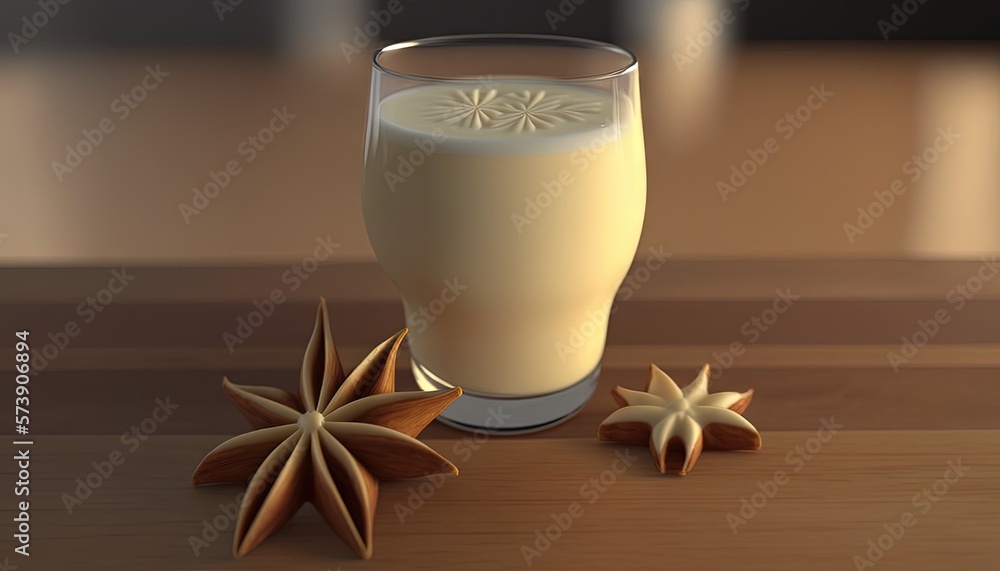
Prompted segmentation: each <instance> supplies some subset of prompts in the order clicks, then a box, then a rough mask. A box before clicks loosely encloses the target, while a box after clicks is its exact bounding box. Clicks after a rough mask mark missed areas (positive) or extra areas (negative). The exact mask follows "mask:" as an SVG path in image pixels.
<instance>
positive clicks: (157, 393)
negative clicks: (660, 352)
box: [0, 362, 1000, 438]
mask: <svg viewBox="0 0 1000 571" xmlns="http://www.w3.org/2000/svg"><path fill="white" fill-rule="evenodd" d="M660 364H661V365H662V366H664V367H665V369H666V370H667V371H668V372H669V373H670V374H671V375H673V376H674V378H675V379H676V380H677V381H678V382H679V383H681V384H684V383H686V382H688V381H690V380H691V379H692V378H694V375H695V373H696V372H697V368H698V365H699V364H700V363H696V362H692V363H672V362H660ZM222 374H223V373H221V372H216V371H147V372H137V371H104V372H98V371H93V372H80V373H72V372H66V373H60V372H54V373H47V374H45V375H44V377H40V378H39V379H40V380H39V381H33V384H32V386H31V390H32V399H33V400H32V402H33V403H35V405H36V406H35V408H34V410H33V418H32V426H33V431H34V433H36V434H109V435H116V434H121V433H123V432H125V431H126V430H128V429H129V427H130V426H133V425H135V424H137V423H139V422H141V421H142V420H143V419H144V418H146V417H147V416H149V414H150V411H151V410H152V409H153V408H155V406H156V404H155V403H156V400H157V399H163V398H168V397H169V398H170V401H171V403H174V404H177V405H179V406H180V408H179V409H178V410H177V411H176V413H174V415H172V416H171V418H170V419H169V421H167V422H165V423H163V424H162V425H160V426H159V427H158V429H157V431H158V434H204V433H206V432H212V433H220V434H221V433H228V434H235V433H238V432H241V431H244V430H245V429H246V428H247V424H246V421H245V420H244V419H243V418H242V417H241V416H240V415H239V413H238V412H237V409H236V407H235V406H234V405H233V404H232V403H231V402H230V401H229V399H227V398H226V397H225V395H224V394H223V391H222V388H221V386H220V385H221V382H222ZM228 374H229V378H230V379H231V380H233V381H234V382H237V383H240V384H250V385H254V384H256V385H266V386H279V387H282V388H285V389H289V390H296V383H297V380H298V371H297V370H296V369H285V370H273V371H268V370H256V371H239V372H229V373H228ZM646 375H647V372H646V370H645V368H644V367H643V368H638V367H631V368H622V369H614V368H612V369H608V370H606V371H604V372H603V373H602V375H601V378H600V381H599V383H600V385H599V387H598V389H597V392H596V393H595V396H594V398H593V399H591V400H590V402H588V403H587V405H586V406H585V407H584V409H583V410H582V411H581V412H580V413H579V414H578V415H577V416H576V417H574V418H572V419H571V420H570V421H568V422H566V423H564V424H562V425H560V426H556V427H554V428H552V429H550V430H547V431H544V432H542V433H539V434H537V435H534V436H529V438H572V437H591V436H593V435H594V434H595V433H596V430H597V425H598V424H600V422H601V421H602V420H603V419H604V418H605V417H606V416H607V415H608V414H610V413H611V412H612V411H614V410H615V406H614V402H613V401H612V399H611V394H610V393H611V388H612V387H614V386H615V385H622V386H625V387H630V388H636V389H638V388H640V387H642V386H644V385H645V383H646V380H647V377H646ZM397 378H398V381H397V383H398V387H399V390H416V386H415V385H414V384H413V380H412V376H411V375H410V373H409V371H407V370H401V371H399V372H398V377H397ZM41 379H44V381H42V380H41ZM749 388H752V389H754V390H755V395H754V400H753V403H752V404H751V406H750V408H749V410H747V412H746V416H747V418H749V419H750V420H751V422H753V423H754V424H755V425H756V426H757V427H758V428H760V429H762V430H805V429H809V428H812V427H814V426H816V425H817V423H818V422H819V420H820V419H821V418H828V417H831V416H833V417H835V418H836V419H837V421H838V422H843V423H845V424H846V425H847V426H848V427H850V429H851V430H861V429H865V430H868V429H912V430H915V429H938V430H949V429H972V428H992V429H1000V416H998V415H997V414H996V411H995V406H994V403H995V401H996V398H995V395H997V393H998V392H1000V370H998V369H996V368H974V367H969V368H955V367H945V368H903V369H901V370H900V372H899V373H893V372H892V369H889V368H865V367H859V368H839V367H826V368H822V367H820V368H815V367H814V368H799V367H788V368H747V367H738V368H733V369H730V370H728V371H726V372H725V373H724V374H722V375H721V376H720V377H719V378H718V379H716V380H713V381H712V383H711V390H712V391H724V390H735V391H742V390H746V389H749ZM95 395H99V397H98V398H95ZM11 430H12V428H11V427H10V426H9V425H5V426H2V427H0V431H2V432H4V433H7V434H9V433H10V431H11ZM425 434H427V435H429V436H453V435H458V434H460V433H459V432H458V431H456V430H454V429H452V428H449V427H447V426H444V425H442V424H439V423H433V424H432V425H431V426H430V427H428V428H427V430H426V431H425Z"/></svg>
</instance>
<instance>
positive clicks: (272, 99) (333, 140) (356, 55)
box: [0, 0, 1000, 266]
mask: <svg viewBox="0 0 1000 571" xmlns="http://www.w3.org/2000/svg"><path fill="white" fill-rule="evenodd" d="M998 14H1000V9H998V7H997V5H996V4H995V3H987V2H979V3H976V2H971V1H970V2H943V1H936V0H924V1H920V0H906V1H902V0H879V1H874V2H873V1H854V2H836V3H832V2H790V1H789V2H784V1H779V0H618V1H615V2H611V1H606V0H542V1H538V0H533V1H528V0H524V1H513V0H512V1H505V2H490V1H458V0H454V1H446V0H372V1H361V0H356V1H350V2H349V1H347V0H328V1H321V0H289V1H285V2H278V1H252V0H245V1H242V2H240V1H237V0H215V1H214V2H207V1H171V2H166V1H156V2H142V3H137V2H129V1H125V0H104V1H91V2H78V1H67V2H63V1H60V0H41V1H39V0H10V1H7V2H4V3H3V4H2V6H0V30H2V31H3V32H4V34H5V39H6V41H5V45H4V46H3V48H2V49H0V124H2V125H3V131H2V135H0V173H2V175H3V177H2V184H0V263H2V264H4V265H7V266H56V265H58V266H67V265H68V266H101V265H109V264H110V265H113V264H118V263H131V264H143V265H167V266H189V265H190V266H203V265H208V266H218V265H253V264H275V263H284V262H290V261H294V260H300V259H302V257H303V256H304V255H305V254H308V252H309V251H311V244H313V242H314V241H315V239H316V237H317V236H330V237H331V239H332V240H333V241H335V242H336V243H338V244H339V247H338V248H337V249H336V251H335V253H334V259H335V260H344V261H373V260H374V257H373V254H372V252H371V249H370V247H369V245H368V242H367V238H366V236H365V232H364V228H363V224H362V219H361V215H360V197H359V189H360V179H361V161H362V143H363V136H364V122H365V112H366V104H367V95H368V81H369V75H370V58H371V55H372V53H373V52H374V50H375V49H377V48H378V47H380V46H383V45H386V44H387V43H390V42H392V41H398V40H403V39H407V38H415V37H422V36H431V35H440V34H451V33H478V32H523V33H546V34H565V35H572V36H582V37H589V38H595V39H601V40H607V41H612V42H616V43H619V44H621V45H623V46H625V47H627V48H629V49H632V50H634V51H635V52H636V53H637V54H638V56H639V59H640V62H641V63H640V70H641V80H642V89H643V102H644V113H645V122H646V134H647V151H648V154H649V157H650V160H649V165H650V172H649V202H648V215H647V220H646V225H645V229H644V235H643V246H644V247H649V246H658V245H665V247H666V248H667V250H668V251H670V252H672V253H673V255H674V256H675V258H677V259H694V260H703V259H734V258H735V259H778V260H800V259H876V260H878V259H914V258H915V259H936V260H942V259H943V260H951V259H978V258H979V257H980V256H981V255H983V254H985V253H990V252H996V251H997V250H1000V224H998V223H997V222H998V220H1000V166H998V160H997V158H998V157H1000V55H998V53H1000V50H997V47H998V43H997V40H998V38H1000V28H998V27H997V25H996V22H997V18H998ZM816 93H824V94H825V95H823V96H822V97H819V96H817V95H814V94H816ZM276 109H277V110H279V111H280V110H287V113H288V114H291V115H293V116H294V119H288V120H287V122H288V125H287V128H285V129H283V130H282V131H281V132H277V133H274V135H273V137H272V136H270V135H269V134H265V135H267V138H268V141H267V142H266V143H264V142H258V143H254V142H252V141H250V140H249V138H250V137H253V136H255V135H259V134H260V130H261V129H264V128H266V127H267V126H268V124H269V121H270V119H271V117H272V116H273V114H274V110H276ZM772 138H773V139H774V143H776V145H772V150H771V151H769V152H767V153H765V154H764V155H762V154H760V153H759V152H757V153H756V156H757V157H764V156H766V161H761V160H760V159H759V158H758V159H757V160H754V159H753V157H754V156H755V151H759V150H760V149H763V148H764V147H765V145H766V144H767V143H768V139H772ZM248 144H249V145H251V146H253V147H254V149H253V150H252V151H251V150H250V149H249V147H248V146H247V145H248ZM775 146H776V150H774V149H775ZM231 161H238V163H239V165H241V169H240V172H239V173H238V174H236V175H233V176H232V177H231V180H229V181H228V183H227V184H223V185H220V186H224V188H222V189H221V190H220V192H219V193H218V195H217V196H214V197H213V198H210V200H208V201H207V203H206V202H205V201H204V199H203V198H202V199H198V198H197V197H198V195H199V194H201V193H204V191H205V190H206V187H208V188H207V190H208V191H209V192H210V193H212V192H213V191H214V188H213V187H211V186H210V183H212V182H213V180H214V179H213V173H216V174H215V178H216V179H219V180H224V179H225V177H223V176H222V175H220V174H219V173H225V170H226V165H227V164H228V163H230V162H231ZM747 161H750V162H747ZM897 181H899V182H898V184H897ZM894 185H895V191H894V190H893V188H894ZM879 197H881V200H880V198H879ZM185 205H188V206H187V207H185ZM202 207H204V208H202Z"/></svg>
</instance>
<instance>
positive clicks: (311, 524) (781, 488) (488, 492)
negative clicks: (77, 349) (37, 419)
mask: <svg viewBox="0 0 1000 571" xmlns="http://www.w3.org/2000/svg"><path fill="white" fill-rule="evenodd" d="M815 428H816V429H818V428H819V424H818V423H817V425H816V427H815ZM815 435H816V432H815V430H810V431H803V432H783V433H771V432H765V433H764V434H763V438H764V449H763V450H762V451H760V452H756V453H723V452H706V453H705V454H703V455H702V458H701V460H700V461H699V463H698V466H697V467H696V469H695V470H694V471H693V472H692V474H691V475H689V476H686V477H684V478H679V477H671V476H659V475H657V474H656V473H655V471H654V468H653V465H652V461H651V459H650V458H649V456H648V451H647V450H646V449H644V448H642V447H632V448H627V447H622V446H617V445H614V444H606V443H603V444H602V443H599V442H597V440H596V439H589V438H583V439H576V438H571V439H518V438H493V439H486V440H484V441H482V442H480V443H479V444H478V445H476V444H474V442H473V441H472V440H470V439H468V438H466V439H464V440H462V439H456V438H448V439H432V440H428V441H427V443H428V444H429V445H431V446H432V447H433V448H435V449H436V450H438V451H439V452H441V453H442V454H443V455H445V456H446V457H448V458H449V459H451V460H452V461H453V462H455V464H456V465H458V467H459V469H460V470H461V474H460V475H459V476H458V477H456V478H449V479H446V480H443V481H439V482H438V483H437V486H435V484H433V483H431V482H429V481H420V480H417V481H414V482H411V483H407V482H399V483H391V484H386V485H384V486H383V487H382V494H381V498H380V502H379V506H378V510H377V514H376V522H375V530H376V535H375V556H374V558H373V559H372V560H371V561H369V562H361V561H358V560H356V559H355V558H354V557H353V555H352V554H351V553H350V552H349V550H348V549H347V547H345V546H344V545H343V544H341V543H340V542H339V541H338V540H337V539H336V537H335V536H334V535H333V534H332V532H331V531H330V530H329V529H328V528H327V527H326V525H325V524H324V523H323V521H322V520H321V519H320V518H319V516H318V515H317V513H316V512H315V510H314V509H313V508H311V507H306V508H303V510H302V511H301V512H300V513H299V514H298V515H297V516H296V517H295V518H294V519H293V520H292V521H291V522H290V523H289V524H288V525H287V526H286V527H285V529H283V530H282V531H280V532H279V533H277V534H276V535H275V536H273V537H272V538H270V539H269V540H268V541H267V542H265V543H264V544H263V545H262V546H261V547H260V548H258V549H257V550H256V551H254V552H253V553H252V554H250V555H249V556H247V557H246V558H244V559H242V560H240V561H234V560H232V559H231V556H230V542H231V540H232V526H231V524H230V523H229V522H230V520H229V519H227V517H226V516H225V515H224V513H223V508H220V506H225V505H226V504H231V503H232V502H234V501H235V499H236V497H237V494H238V493H239V492H240V491H241V490H242V488H241V487H239V486H219V487H210V488H202V489H194V488H192V487H191V486H190V475H191V471H192V469H193V467H194V466H195V465H196V464H197V462H198V461H199V460H200V458H201V457H202V455H203V454H204V453H205V452H207V451H208V450H209V449H211V448H212V447H213V446H214V445H216V444H218V443H219V442H221V441H222V439H223V437H221V436H188V437H180V436H171V437H164V436H153V437H151V438H149V440H147V441H146V442H144V443H142V444H141V445H140V446H139V447H138V448H137V449H136V450H134V451H129V450H128V448H126V447H125V446H123V445H122V443H121V442H119V440H118V438H116V437H78V436H40V437H36V439H35V447H34V449H33V452H32V458H33V463H32V474H33V475H32V485H33V488H32V495H31V499H32V509H33V511H32V513H31V518H32V519H31V522H32V534H33V535H32V543H31V550H32V551H31V553H32V556H31V560H30V566H29V562H28V561H27V560H19V559H14V558H12V559H11V562H12V563H15V564H18V565H21V566H22V568H23V569H61V568H72V569H82V570H90V569H94V570H96V569H144V570H149V571H158V570H171V571H176V570H180V569H183V570H186V571H199V570H210V569H242V570H246V571H263V570H271V569H288V568H289V566H290V565H293V566H294V568H295V569H320V570H322V569H331V570H332V569H342V570H345V571H346V570H348V569H379V570H391V569H428V570H430V569H434V570H437V569H461V570H466V569H474V568H488V569H508V570H510V569H520V568H527V566H526V564H525V558H524V556H523V555H522V551H521V550H522V545H529V546H531V545H532V544H533V543H534V541H535V539H536V530H540V531H542V532H544V530H545V528H546V526H548V525H550V524H552V523H553V519H552V517H553V514H555V515H556V517H560V514H563V513H564V512H567V511H568V510H569V507H570V505H571V504H574V503H579V504H580V508H581V509H582V514H581V515H580V516H579V517H576V518H572V517H571V518H570V519H571V521H572V523H571V525H570V526H569V527H568V529H567V530H566V531H564V532H562V533H561V535H560V537H559V538H558V539H557V540H556V541H554V542H552V543H551V544H550V546H549V547H548V549H546V550H544V551H540V556H537V557H535V558H533V559H532V561H531V563H532V564H531V566H530V568H531V569H560V570H561V569H607V568H622V569H662V568H664V566H667V567H669V568H677V569H699V570H704V571H712V570H716V569H718V570H726V571H728V570H731V569H736V568H739V569H742V570H747V571H754V570H760V571H782V570H790V571H791V570H794V571H800V570H802V569H810V570H814V571H824V570H828V569H829V570H842V569H852V568H854V563H853V562H852V558H853V557H854V556H855V555H860V556H864V554H865V551H866V549H867V548H868V547H867V545H866V543H867V541H868V540H869V539H872V540H878V538H879V536H880V535H881V534H883V533H885V529H884V528H883V525H884V524H892V523H894V522H898V521H900V517H901V516H902V514H903V513H904V512H910V513H912V514H913V515H914V517H915V520H916V524H915V525H914V526H913V527H911V528H908V529H906V531H905V535H904V536H903V537H902V538H901V539H900V540H899V541H897V542H895V545H894V546H893V547H892V548H890V549H889V550H888V551H887V552H886V553H885V555H884V556H883V558H882V559H881V560H880V561H879V562H877V567H876V568H877V569H885V570H890V571H892V570H905V571H923V570H928V571H930V570H934V571H939V570H941V569H956V570H986V569H994V568H997V566H1000V553H998V552H997V550H996V549H995V540H996V537H997V535H998V534H1000V520H998V519H997V518H996V514H997V513H998V512H1000V489H998V487H997V481H998V480H1000V453H998V449H997V442H998V440H1000V431H996V430H990V431H948V432H936V431H902V432H899V431H877V432H868V431H850V430H846V429H845V430H842V431H839V432H838V433H837V434H836V435H834V436H833V437H832V438H831V439H830V440H829V441H828V442H827V443H825V444H821V445H820V446H819V450H816V448H815V446H816V443H815V442H813V444H809V442H810V440H812V439H814V437H815ZM807 445H809V446H811V447H812V448H811V449H812V450H813V451H814V454H813V455H812V456H811V458H810V459H809V460H808V461H803V462H800V461H798V460H795V459H794V458H795V457H797V456H794V455H795V454H796V453H795V449H796V447H797V446H800V447H801V446H807ZM472 446H476V448H475V449H474V448H472ZM113 450H121V451H122V452H123V454H124V458H125V461H124V463H123V464H121V465H120V466H118V467H116V468H115V469H114V471H113V473H112V474H111V475H110V476H109V477H107V478H106V479H104V481H103V482H102V483H101V485H100V487H98V488H96V489H94V490H93V492H92V495H91V496H90V497H89V498H88V499H87V500H86V501H84V502H83V504H82V505H79V506H76V507H75V509H74V511H73V513H72V514H69V513H67V510H66V508H65V507H64V505H63V500H62V499H61V496H62V494H64V493H68V494H73V493H74V488H75V487H76V486H77V484H76V483H75V479H76V478H86V477H87V474H88V473H89V472H91V471H93V470H94V468H93V467H92V465H91V463H92V462H101V461H103V460H106V459H107V458H108V455H109V453H110V452H111V451H113ZM616 453H622V454H623V455H624V456H625V457H626V458H628V457H630V456H631V457H634V458H635V460H634V462H633V463H632V464H631V466H629V467H627V468H626V467H624V464H621V463H617V464H616V463H615V460H616V458H617V456H616ZM790 453H791V454H793V457H792V460H789V459H788V458H789V457H788V455H789V454H790ZM949 462H960V463H961V465H962V466H968V467H971V470H970V471H968V472H967V474H966V475H965V476H963V477H961V478H960V479H959V480H958V481H956V482H954V483H952V484H948V485H946V484H937V485H938V491H939V492H940V495H935V497H936V498H937V500H938V501H935V502H933V503H930V502H926V506H929V507H925V504H924V503H923V502H920V503H917V504H915V503H914V496H915V495H916V494H920V493H921V492H922V490H924V489H925V488H931V487H932V486H934V485H935V482H938V481H939V480H940V479H941V478H942V477H943V476H944V474H945V471H946V470H947V469H948V463H949ZM11 466H12V463H11V462H9V461H8V462H4V463H2V464H0V474H2V479H3V482H4V484H5V485H6V484H9V483H11V481H12V479H13V475H12V472H11ZM614 468H618V469H620V470H622V469H623V470H624V471H623V473H621V474H619V475H614V474H613V472H612V470H613V469H614ZM778 470H782V471H784V472H785V473H786V475H787V478H788V480H787V483H784V484H782V485H776V490H777V491H776V492H775V493H774V495H773V497H772V498H770V499H768V500H767V501H766V503H762V500H761V498H760V497H758V498H757V502H758V504H759V505H761V506H762V507H759V508H758V509H757V512H756V514H754V515H752V516H750V517H749V518H748V520H747V523H746V524H745V525H740V526H739V527H737V532H736V533H735V534H734V533H733V531H732V529H731V527H730V524H729V523H727V514H730V513H732V514H734V515H738V514H739V510H740V506H741V499H743V498H747V499H748V501H749V499H750V498H751V497H752V495H753V494H754V493H756V492H758V491H759V487H758V485H761V486H765V487H766V486H767V485H768V484H767V483H768V482H772V481H774V475H775V473H776V471H778ZM527 474H530V477H526V475H527ZM602 477H603V478H604V481H605V485H603V486H602V488H601V489H602V490H603V491H598V488H596V487H594V485H592V484H590V482H591V481H592V479H597V480H596V481H597V483H598V485H600V478H602ZM781 481H784V480H781ZM945 486H947V491H943V489H944V487H945ZM421 492H423V494H424V495H425V496H427V498H426V499H423V498H420V494H421ZM931 493H932V494H933V493H934V492H931ZM411 498H417V499H412V500H411ZM418 500H420V501H422V505H421V503H420V502H419V501H418ZM410 501H412V502H413V504H412V505H413V506H414V508H409V507H407V503H408V502H410ZM408 509H412V511H407V510H408ZM925 509H926V512H925V511H924V510H925ZM8 513H9V512H8ZM746 513H747V514H748V513H749V512H746ZM397 514H400V515H401V516H402V520H401V517H400V515H397ZM216 518H217V519H218V521H219V523H220V527H222V528H224V529H223V530H222V531H221V533H219V536H218V538H217V539H215V540H214V541H210V542H208V545H207V546H204V547H202V548H201V550H200V552H199V554H198V556H197V557H196V556H195V553H194V551H193V549H192V547H191V546H190V544H189V538H190V537H191V536H195V537H200V536H201V535H202V533H203V531H204V530H205V526H206V523H205V522H211V521H212V520H213V519H216ZM209 525H211V524H209ZM209 537H211V536H209ZM883 541H885V540H883ZM293 562H294V564H293Z"/></svg>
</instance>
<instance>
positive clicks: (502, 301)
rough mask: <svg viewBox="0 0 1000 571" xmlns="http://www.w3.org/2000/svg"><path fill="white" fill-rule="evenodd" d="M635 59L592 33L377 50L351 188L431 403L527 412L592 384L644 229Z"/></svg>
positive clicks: (567, 399)
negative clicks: (433, 394) (360, 184)
mask: <svg viewBox="0 0 1000 571" xmlns="http://www.w3.org/2000/svg"><path fill="white" fill-rule="evenodd" d="M645 204H646V170H645V153H644V148H643V136H642V120H641V113H640V104H639V78H638V64H637V62H636V58H635V56H634V55H633V54H632V53H630V52H629V51H627V50H625V49H623V48H620V47H617V46H614V45H611V44H606V43H602V42H596V41H590V40H582V39H574V38H564V37H554V36H529V35H476V36H449V37H439V38H430V39H424V40H417V41H410V42H404V43H400V44H396V45H392V46H389V47H386V48H384V49H382V50H380V51H378V52H377V53H376V54H375V58H374V65H373V72H372V80H371V100H370V106H369V109H368V123H367V133H366V142H365V176H364V189H363V191H362V205H363V211H364V219H365V227H366V229H367V232H368V237H369V239H370V241H371V245H372V248H373V249H374V251H375V254H376V256H377V257H378V260H379V263H380V264H381V266H382V268H383V269H384V270H385V272H386V273H387V274H388V276H389V277H390V278H391V279H392V281H393V282H394V283H395V285H396V287H397V288H398V290H399V292H400V294H401V295H402V298H403V307H404V311H405V315H406V323H407V327H408V328H409V330H410V334H409V336H408V339H409V347H410V355H411V359H412V369H413V374H414V375H415V377H416V380H417V382H418V384H419V386H420V387H421V388H422V389H424V390H436V389H441V388H451V387H454V386H460V387H462V389H463V392H464V394H463V396H462V397H460V398H459V399H458V400H457V401H455V402H454V403H453V404H452V405H451V406H450V407H449V408H448V409H447V410H445V411H444V413H442V415H441V417H440V419H441V420H442V421H443V422H445V423H448V424H451V425H453V426H458V427H460V428H464V429H467V430H478V429H486V430H490V431H496V432H506V433H516V432H527V431H533V430H540V429H543V428H546V427H549V426H552V425H554V424H557V423H559V422H562V421H564V420H566V419H568V418H569V417H571V416H572V415H573V414H574V413H575V412H577V411H578V410H580V408H581V407H582V406H583V405H584V404H585V403H586V402H587V400H588V399H589V398H590V396H591V395H592V394H593V392H594V389H595V388H596V384H597V378H598V374H599V372H600V361H601V356H602V354H603V352H604V345H605V338H606V335H607V327H608V319H609V317H610V314H611V313H612V303H613V301H614V298H615V296H616V293H617V291H618V288H619V286H620V285H621V282H622V280H623V279H624V278H625V275H626V273H627V272H628V269H629V267H630V265H631V263H632V259H633V257H634V255H635V251H636V247H637V245H638V241H639V235H640V233H641V231H642V224H643V217H644V214H645Z"/></svg>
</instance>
